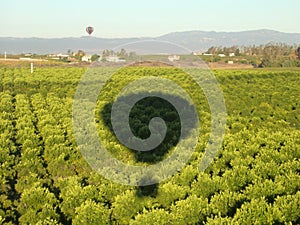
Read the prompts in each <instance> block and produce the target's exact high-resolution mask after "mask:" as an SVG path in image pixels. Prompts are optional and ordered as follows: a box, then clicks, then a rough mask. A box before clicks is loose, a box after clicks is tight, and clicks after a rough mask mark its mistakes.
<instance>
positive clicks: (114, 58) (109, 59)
mask: <svg viewBox="0 0 300 225" xmlns="http://www.w3.org/2000/svg"><path fill="white" fill-rule="evenodd" d="M106 61H107V62H114V63H119V62H126V60H125V59H120V58H119V57H118V56H107V57H106Z"/></svg>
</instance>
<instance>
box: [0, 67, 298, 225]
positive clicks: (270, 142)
mask: <svg viewBox="0 0 300 225" xmlns="http://www.w3.org/2000/svg"><path fill="white" fill-rule="evenodd" d="M26 63H27V64H26ZM26 63H24V62H22V63H20V62H9V63H7V62H5V64H4V63H3V61H0V101H1V102H0V108H1V109H0V121H1V122H0V131H1V132H0V166H1V170H0V224H1V223H3V224H300V216H299V202H300V170H299V168H300V161H299V158H300V90H299V87H300V70H299V68H298V69H296V68H295V69H294V68H293V69H282V68H279V69H240V70H221V69H218V70H214V71H213V72H214V74H215V76H216V78H217V80H218V82H219V84H220V86H221V89H222V91H223V94H224V98H225V103H226V109H227V126H226V134H225V138H224V142H223V145H222V148H221V149H220V151H219V152H218V154H217V157H216V158H215V159H214V161H213V163H211V164H210V165H209V167H208V168H207V169H206V170H205V171H204V172H199V171H198V165H199V162H200V161H201V158H202V156H203V152H204V149H205V146H206V144H207V141H208V137H209V133H210V130H211V123H210V118H211V115H210V111H209V106H208V104H207V100H206V98H205V96H204V95H203V93H202V91H201V89H200V88H199V87H197V86H196V85H195V83H194V82H193V80H192V79H190V78H189V77H188V76H186V75H185V74H184V73H182V71H180V70H176V69H174V68H157V67H151V68H149V67H132V68H129V67H128V68H125V69H124V68H123V69H122V70H120V71H119V72H118V73H117V74H115V75H114V77H113V79H111V80H110V81H109V82H108V83H107V84H106V85H105V87H104V89H103V90H102V92H101V93H100V95H99V99H98V104H97V110H96V112H95V118H96V121H97V124H98V126H97V128H98V132H99V137H101V138H103V139H104V140H105V141H104V144H105V146H106V147H107V148H108V149H109V151H110V152H111V154H112V155H114V156H115V157H116V158H118V159H119V160H121V161H123V162H124V163H128V164H143V165H148V164H151V163H153V162H157V161H159V160H162V159H164V158H165V157H166V155H167V154H168V153H167V154H166V155H165V154H161V155H160V154H159V153H157V154H155V158H154V160H153V159H152V158H151V157H152V156H151V154H150V155H137V154H135V153H134V152H133V151H131V150H130V149H127V148H125V147H123V146H122V145H121V144H120V143H119V142H118V141H117V139H116V137H115V135H114V133H113V132H111V130H110V120H109V119H110V111H109V110H106V109H107V106H108V105H109V104H111V103H112V100H113V99H114V97H115V96H116V94H117V93H116V92H117V91H118V90H120V89H121V88H122V87H123V86H124V85H126V84H127V83H129V82H130V81H133V80H135V79H138V78H141V77H144V76H149V75H151V76H157V77H164V78H166V79H171V80H173V81H174V82H176V83H177V84H179V85H180V86H181V87H183V88H184V89H185V90H186V91H187V92H188V93H189V95H190V96H191V98H192V99H193V100H194V101H195V105H196V109H197V112H198V114H199V117H200V121H201V132H200V134H201V136H200V138H199V140H198V144H197V147H196V151H195V152H194V153H193V155H192V157H191V160H190V161H189V163H188V164H187V165H186V166H185V167H184V168H183V169H182V170H181V171H179V172H178V173H176V174H175V175H174V176H173V177H171V178H170V179H168V180H166V181H164V182H162V183H159V184H158V185H152V186H145V187H130V186H125V185H121V184H117V183H114V182H111V181H109V180H107V179H105V178H103V177H102V176H100V175H99V174H97V173H96V172H95V171H94V170H92V169H91V167H90V166H89V165H88V164H87V162H86V161H85V160H84V159H83V157H82V155H81V153H80V151H79V149H78V146H77V143H76V141H75V137H74V131H73V124H72V107H73V98H74V94H75V91H76V87H77V85H78V83H79V81H80V79H81V77H82V76H83V74H84V73H85V72H86V71H87V68H86V66H82V67H72V66H68V67H63V66H60V65H59V64H55V66H52V65H51V64H47V63H49V62H40V63H41V64H37V66H36V68H35V71H34V73H33V74H30V66H29V64H28V62H26ZM39 65H40V66H39ZM143 109H144V110H150V111H151V110H152V112H153V113H154V112H159V113H161V112H164V111H163V110H161V111H159V109H158V108H157V107H156V108H153V107H151V105H150V106H149V105H148V106H145V107H144V106H143V105H142V107H140V108H138V109H137V110H136V112H137V113H136V114H134V115H133V116H132V118H133V119H134V120H135V122H133V123H132V124H133V125H136V124H141V127H139V126H138V125H137V126H136V127H137V130H136V134H137V135H140V136H143V135H144V134H145V133H146V134H147V132H149V131H148V129H147V128H146V129H145V128H144V125H145V124H143V123H142V122H145V121H142V120H140V119H139V115H144V114H146V113H145V112H144V111H143ZM139 110H140V111H139ZM151 115H152V114H151ZM159 115H160V114H159ZM169 115H170V114H169ZM143 119H145V117H143ZM148 119H149V118H146V119H145V120H146V121H148ZM170 124H171V126H172V125H174V123H173V124H172V120H171V122H170ZM177 125H178V124H175V125H174V126H173V128H177ZM144 131H145V133H143V132H144ZM171 131H172V132H173V130H171ZM133 132H135V131H133ZM146 136H147V135H146ZM174 136H175V134H174ZM175 139H176V138H175ZM159 150H160V149H159ZM169 150H170V151H172V147H170V146H169V145H167V144H166V145H165V146H163V147H162V151H167V152H168V151H169ZM149 157H150V160H149Z"/></svg>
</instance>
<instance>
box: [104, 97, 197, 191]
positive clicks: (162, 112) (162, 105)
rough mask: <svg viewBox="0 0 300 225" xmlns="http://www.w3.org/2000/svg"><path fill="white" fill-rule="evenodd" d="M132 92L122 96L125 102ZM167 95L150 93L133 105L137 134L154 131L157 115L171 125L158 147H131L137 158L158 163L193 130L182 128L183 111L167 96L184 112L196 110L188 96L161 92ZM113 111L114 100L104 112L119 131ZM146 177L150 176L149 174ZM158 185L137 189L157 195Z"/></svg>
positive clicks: (107, 121) (132, 118)
mask: <svg viewBox="0 0 300 225" xmlns="http://www.w3.org/2000/svg"><path fill="white" fill-rule="evenodd" d="M134 95H135V94H132V95H127V96H122V97H120V98H124V102H127V101H126V98H132V97H136V96H134ZM160 95H161V96H162V97H163V98H160V97H154V96H149V97H146V98H143V99H141V100H140V101H138V102H137V103H136V104H135V105H134V106H133V107H132V109H131V111H130V114H129V124H130V128H131V131H132V133H133V134H134V136H136V137H139V138H141V139H146V138H148V137H149V136H150V135H151V133H150V130H149V122H150V120H151V119H152V118H154V117H160V118H161V119H163V120H164V121H165V123H166V126H167V132H166V136H165V138H164V140H163V141H162V142H161V143H160V145H159V146H158V147H156V148H155V149H153V150H151V151H136V150H133V149H130V150H131V152H132V153H133V154H134V156H135V159H136V162H145V163H148V164H155V163H157V162H159V161H161V160H163V159H164V157H165V156H166V154H167V153H168V152H169V151H170V150H171V149H172V148H174V147H175V146H176V145H177V143H178V142H179V140H180V138H185V137H187V135H188V133H189V131H190V130H184V131H181V120H180V117H179V114H178V112H177V110H176V109H175V107H174V106H173V105H172V104H171V103H170V102H168V101H167V100H165V99H172V101H176V102H177V103H179V104H180V105H181V106H182V109H181V110H183V112H186V111H189V112H192V111H193V110H194V106H192V105H191V104H190V103H189V102H188V101H187V100H185V99H183V98H181V97H180V96H172V95H166V94H163V95H162V94H161V93H160ZM111 111H112V103H108V104H106V105H105V106H104V107H103V110H102V111H101V112H100V113H101V116H102V118H103V121H104V125H105V126H107V127H108V128H109V129H110V131H111V132H112V133H113V135H115V133H114V130H113V127H112V123H111ZM192 123H193V122H192V121H191V124H189V125H188V127H190V128H193V127H194V126H195V124H192ZM145 179H146V177H145ZM157 188H158V186H157V185H149V186H141V187H139V188H138V190H137V195H138V196H156V194H157Z"/></svg>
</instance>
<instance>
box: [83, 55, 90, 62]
mask: <svg viewBox="0 0 300 225" xmlns="http://www.w3.org/2000/svg"><path fill="white" fill-rule="evenodd" d="M91 60H92V56H91V55H84V56H82V58H81V61H82V62H91Z"/></svg>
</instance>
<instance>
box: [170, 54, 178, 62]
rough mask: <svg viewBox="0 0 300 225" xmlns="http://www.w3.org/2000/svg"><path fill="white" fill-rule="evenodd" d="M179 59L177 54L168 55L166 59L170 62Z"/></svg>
mask: <svg viewBox="0 0 300 225" xmlns="http://www.w3.org/2000/svg"><path fill="white" fill-rule="evenodd" d="M179 59H180V56H179V55H169V57H168V60H169V61H170V62H174V61H178V60H179Z"/></svg>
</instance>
